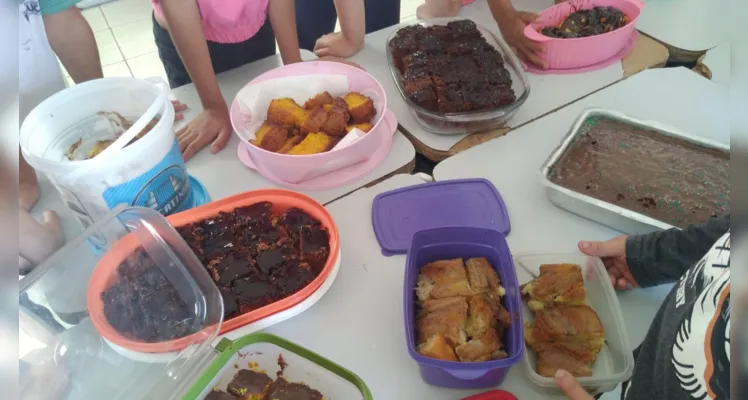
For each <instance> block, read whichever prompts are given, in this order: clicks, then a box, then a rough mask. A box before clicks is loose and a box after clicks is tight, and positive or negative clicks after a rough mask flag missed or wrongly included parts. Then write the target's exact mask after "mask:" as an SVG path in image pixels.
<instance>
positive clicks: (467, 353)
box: [455, 329, 507, 362]
mask: <svg viewBox="0 0 748 400" xmlns="http://www.w3.org/2000/svg"><path fill="white" fill-rule="evenodd" d="M455 353H457V358H459V359H460V361H462V362H480V361H490V360H499V359H503V358H506V357H507V353H506V352H505V351H503V350H502V349H501V341H500V340H499V336H498V334H497V333H496V331H495V330H493V329H488V330H487V331H486V332H485V333H484V334H483V336H481V337H476V338H473V339H472V340H470V341H469V342H467V343H465V344H462V345H460V346H457V347H456V348H455Z"/></svg>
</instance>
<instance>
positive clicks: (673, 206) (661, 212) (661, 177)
mask: <svg viewBox="0 0 748 400" xmlns="http://www.w3.org/2000/svg"><path fill="white" fill-rule="evenodd" d="M729 170H730V155H729V153H726V152H722V151H719V150H715V149H707V148H704V147H700V146H698V145H695V144H692V143H689V142H687V141H684V140H681V139H676V138H671V137H666V136H663V135H662V134H658V133H656V132H652V131H647V130H645V129H640V128H637V127H634V126H631V125H629V124H626V123H624V122H620V121H616V120H613V119H608V118H600V117H591V118H590V119H588V120H587V121H586V122H585V123H584V125H583V127H582V129H581V132H580V133H579V134H578V136H577V137H576V138H575V140H574V142H573V143H572V144H571V145H570V146H569V147H568V149H567V150H566V152H565V153H564V154H563V155H562V156H561V158H560V159H559V161H558V162H557V163H556V164H555V166H554V167H553V169H552V171H551V174H550V180H551V181H552V182H554V183H556V184H558V185H561V186H563V187H565V188H568V189H571V190H573V191H575V192H578V193H582V194H585V195H588V196H591V197H594V198H596V199H599V200H603V201H606V202H608V203H612V204H615V205H618V206H620V207H623V208H626V209H628V210H632V211H635V212H638V213H641V214H644V215H646V216H649V217H651V218H654V219H656V220H659V221H662V222H665V223H667V224H670V225H673V226H676V227H680V228H685V227H686V226H688V225H689V224H694V223H702V222H704V221H705V220H706V219H708V218H710V217H712V216H716V215H723V214H727V213H729V212H730V174H729Z"/></svg>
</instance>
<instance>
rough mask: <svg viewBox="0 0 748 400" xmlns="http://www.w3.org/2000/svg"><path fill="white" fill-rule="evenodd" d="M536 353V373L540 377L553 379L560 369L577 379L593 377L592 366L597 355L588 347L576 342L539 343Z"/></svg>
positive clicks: (536, 346) (535, 348) (534, 348)
mask: <svg viewBox="0 0 748 400" xmlns="http://www.w3.org/2000/svg"><path fill="white" fill-rule="evenodd" d="M532 349H533V350H534V351H535V358H536V365H535V372H537V373H538V375H540V376H544V377H548V378H550V377H553V376H554V375H555V374H556V371H557V370H559V369H565V370H567V371H569V373H571V374H572V375H574V376H576V377H582V376H592V368H591V365H592V363H593V362H594V361H595V356H596V354H595V353H594V352H592V351H591V350H590V349H589V348H587V346H585V345H584V344H580V343H574V342H556V343H538V344H536V345H535V346H533V348H532Z"/></svg>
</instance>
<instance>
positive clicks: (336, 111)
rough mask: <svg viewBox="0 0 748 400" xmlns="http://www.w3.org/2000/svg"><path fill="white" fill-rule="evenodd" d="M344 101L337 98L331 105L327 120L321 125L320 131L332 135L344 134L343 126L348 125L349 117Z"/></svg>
mask: <svg viewBox="0 0 748 400" xmlns="http://www.w3.org/2000/svg"><path fill="white" fill-rule="evenodd" d="M350 117H351V116H350V114H348V109H347V108H346V105H345V101H344V100H342V99H340V98H337V99H335V102H334V103H333V105H332V109H330V111H329V112H328V113H327V121H325V123H324V125H322V129H321V130H322V132H325V133H326V134H328V135H332V136H343V135H345V134H346V131H345V128H346V126H348V120H349V119H350Z"/></svg>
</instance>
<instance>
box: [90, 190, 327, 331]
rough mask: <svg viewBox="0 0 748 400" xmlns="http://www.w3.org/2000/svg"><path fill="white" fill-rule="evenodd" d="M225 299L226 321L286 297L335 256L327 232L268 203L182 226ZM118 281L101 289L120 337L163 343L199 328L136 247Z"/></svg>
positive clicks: (296, 210) (291, 211) (106, 310)
mask: <svg viewBox="0 0 748 400" xmlns="http://www.w3.org/2000/svg"><path fill="white" fill-rule="evenodd" d="M176 230H177V232H178V233H179V234H180V236H182V238H183V239H184V240H185V242H186V243H187V245H188V246H189V247H190V249H191V250H192V251H193V252H194V253H195V254H196V255H197V258H198V259H199V260H200V262H201V263H202V264H203V266H205V268H206V269H207V271H208V274H209V275H210V276H211V277H212V279H213V281H214V282H215V283H216V285H217V286H218V288H219V290H220V292H221V295H222V297H223V301H224V320H228V319H230V318H233V317H236V316H239V315H241V314H244V313H247V312H250V311H253V310H256V309H258V308H261V307H263V306H265V305H268V304H270V303H273V302H276V301H278V300H281V299H283V298H285V297H288V296H290V295H292V294H294V293H296V292H297V291H299V290H300V289H302V288H304V287H305V286H306V285H308V284H309V283H310V282H312V281H313V280H314V279H315V278H316V277H317V276H318V275H319V274H320V273H321V272H322V269H323V268H324V266H325V264H326V262H327V259H328V257H329V256H330V235H329V232H328V231H327V229H326V228H325V227H323V226H322V224H321V223H320V222H319V221H318V220H316V219H314V218H312V217H311V216H310V215H309V214H307V213H306V212H304V211H303V210H301V209H299V208H293V207H292V208H289V209H288V210H286V211H285V212H283V213H282V214H280V215H274V214H273V204H272V203H270V202H261V203H256V204H253V205H250V206H245V207H239V208H236V209H234V210H233V211H231V212H221V213H219V214H218V215H216V216H215V217H214V218H209V219H205V220H202V221H199V222H195V223H192V224H188V225H185V226H181V227H177V228H176ZM118 273H119V275H120V280H119V281H118V282H116V283H115V284H114V285H112V286H110V287H109V288H108V289H107V290H105V291H104V292H102V294H101V298H102V300H103V302H104V314H105V316H106V318H107V320H108V321H109V323H110V324H111V325H112V327H114V329H116V330H117V331H118V332H119V333H120V334H122V335H124V336H127V337H130V338H134V339H137V340H141V341H145V342H149V343H150V342H161V341H166V340H172V339H176V338H180V337H183V336H186V335H189V334H191V333H195V332H197V331H198V330H199V329H200V328H201V324H200V321H196V320H194V319H195V317H194V313H191V311H190V310H189V308H188V306H187V304H185V302H184V301H183V300H182V299H181V297H180V296H179V294H178V293H177V292H176V289H175V288H174V287H173V286H172V284H170V283H169V282H168V281H167V279H166V277H164V275H163V274H162V273H161V271H160V269H159V268H157V267H156V265H155V264H154V263H153V261H152V260H151V259H150V258H149V257H147V256H146V255H145V253H144V252H143V250H142V249H137V250H136V251H135V252H134V253H133V254H132V255H131V256H129V257H128V258H127V259H126V260H125V262H123V263H122V264H120V266H119V267H118Z"/></svg>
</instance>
